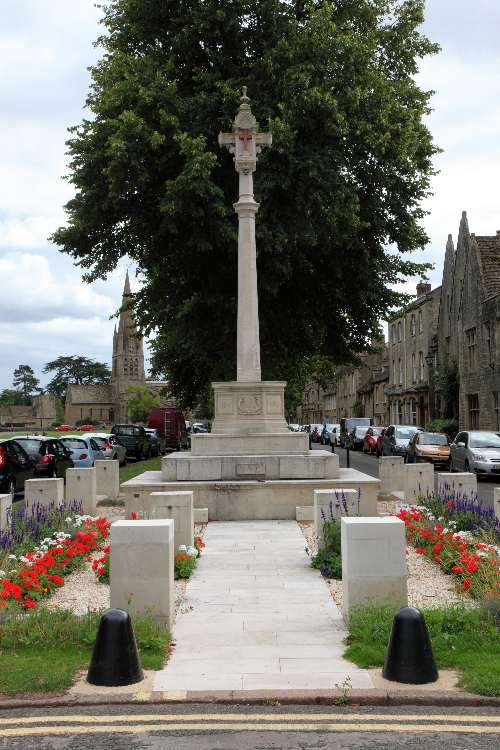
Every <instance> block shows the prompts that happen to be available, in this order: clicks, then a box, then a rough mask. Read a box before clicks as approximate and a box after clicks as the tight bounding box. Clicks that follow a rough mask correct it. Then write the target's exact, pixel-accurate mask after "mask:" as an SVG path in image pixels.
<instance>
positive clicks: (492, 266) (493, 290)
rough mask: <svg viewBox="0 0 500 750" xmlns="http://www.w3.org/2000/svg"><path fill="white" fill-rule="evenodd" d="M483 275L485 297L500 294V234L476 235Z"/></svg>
mask: <svg viewBox="0 0 500 750" xmlns="http://www.w3.org/2000/svg"><path fill="white" fill-rule="evenodd" d="M475 240H476V243H477V247H478V250H479V262H480V263H481V270H482V275H483V285H484V295H485V299H488V298H489V297H495V296H496V295H497V294H500V235H499V234H497V235H496V236H494V237H478V236H477V235H476V237H475Z"/></svg>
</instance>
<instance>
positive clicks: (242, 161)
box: [219, 86, 272, 173]
mask: <svg viewBox="0 0 500 750" xmlns="http://www.w3.org/2000/svg"><path fill="white" fill-rule="evenodd" d="M240 101H241V104H240V108H239V110H238V113H237V115H236V117H235V119H234V122H233V132H232V133H219V146H227V148H228V149H229V151H230V152H231V153H232V154H234V164H235V167H236V171H237V172H243V173H249V172H254V171H255V167H256V165H257V155H258V154H259V153H260V151H261V149H262V147H263V146H270V145H271V143H272V135H271V133H259V132H258V125H257V120H256V119H255V117H254V115H253V113H252V110H251V107H250V99H249V98H248V96H247V89H246V86H243V96H242V97H241V99H240Z"/></svg>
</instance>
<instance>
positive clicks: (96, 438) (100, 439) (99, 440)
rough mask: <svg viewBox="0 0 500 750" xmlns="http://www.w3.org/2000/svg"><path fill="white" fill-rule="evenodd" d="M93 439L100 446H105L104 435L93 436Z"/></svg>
mask: <svg viewBox="0 0 500 750" xmlns="http://www.w3.org/2000/svg"><path fill="white" fill-rule="evenodd" d="M92 440H94V442H95V443H96V444H97V445H98V446H99V448H104V447H105V446H104V438H102V437H95V435H93V436H92Z"/></svg>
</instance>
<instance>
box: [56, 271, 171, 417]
mask: <svg viewBox="0 0 500 750" xmlns="http://www.w3.org/2000/svg"><path fill="white" fill-rule="evenodd" d="M130 295H131V290H130V281H129V277H128V271H127V275H126V277H125V286H124V289H123V299H122V305H121V309H120V318H119V322H118V329H117V328H116V326H115V331H114V334H113V359H112V370H111V382H110V383H108V384H102V385H76V384H74V383H71V384H70V385H69V386H68V390H67V394H66V404H65V420H66V422H68V424H74V423H75V422H76V421H78V420H86V419H89V420H91V419H92V420H96V419H97V420H102V421H103V422H106V423H109V424H113V423H115V422H117V423H119V422H122V423H123V422H127V421H128V414H127V411H128V407H127V388H128V386H129V385H141V386H143V387H145V388H147V389H148V390H149V391H151V392H152V393H154V394H155V395H156V396H158V397H159V398H160V401H161V403H162V404H163V403H164V404H167V403H168V400H167V399H166V397H165V395H164V394H165V392H166V386H167V383H161V382H157V381H151V380H146V376H145V371H144V343H143V339H142V336H140V335H139V333H138V331H137V328H136V325H135V320H134V315H133V312H132V310H131V309H130Z"/></svg>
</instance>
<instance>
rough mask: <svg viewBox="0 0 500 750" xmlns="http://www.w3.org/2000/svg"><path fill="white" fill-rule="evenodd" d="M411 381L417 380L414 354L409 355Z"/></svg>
mask: <svg viewBox="0 0 500 750" xmlns="http://www.w3.org/2000/svg"><path fill="white" fill-rule="evenodd" d="M411 382H412V383H416V382H417V365H416V360H415V355H414V354H412V355H411Z"/></svg>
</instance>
